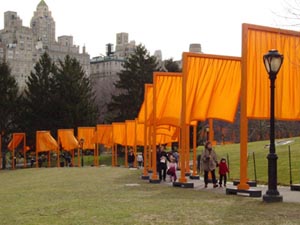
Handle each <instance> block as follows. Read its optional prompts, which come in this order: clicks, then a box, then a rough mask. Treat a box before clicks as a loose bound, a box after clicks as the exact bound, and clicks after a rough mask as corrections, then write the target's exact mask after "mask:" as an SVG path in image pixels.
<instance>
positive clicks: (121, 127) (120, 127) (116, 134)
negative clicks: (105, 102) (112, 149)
mask: <svg viewBox="0 0 300 225" xmlns="http://www.w3.org/2000/svg"><path fill="white" fill-rule="evenodd" d="M125 129H126V128H125V123H112V130H113V132H112V133H113V143H114V144H120V145H124V146H125V145H126V140H125V132H126V131H125Z"/></svg>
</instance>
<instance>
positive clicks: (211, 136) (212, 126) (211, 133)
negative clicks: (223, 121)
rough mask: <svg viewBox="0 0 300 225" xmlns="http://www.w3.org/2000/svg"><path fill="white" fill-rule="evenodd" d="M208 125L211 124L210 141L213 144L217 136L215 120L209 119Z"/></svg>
mask: <svg viewBox="0 0 300 225" xmlns="http://www.w3.org/2000/svg"><path fill="white" fill-rule="evenodd" d="M208 123H209V141H210V142H211V143H213V141H214V136H215V132H214V121H213V119H208Z"/></svg>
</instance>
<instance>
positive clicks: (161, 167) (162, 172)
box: [156, 146, 168, 181]
mask: <svg viewBox="0 0 300 225" xmlns="http://www.w3.org/2000/svg"><path fill="white" fill-rule="evenodd" d="M156 160H157V172H158V175H159V180H160V181H162V180H163V181H166V176H167V163H168V157H167V153H166V152H165V151H164V147H163V146H160V147H159V148H158V151H157V153H156Z"/></svg>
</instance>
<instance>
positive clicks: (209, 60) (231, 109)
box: [183, 53, 241, 124]
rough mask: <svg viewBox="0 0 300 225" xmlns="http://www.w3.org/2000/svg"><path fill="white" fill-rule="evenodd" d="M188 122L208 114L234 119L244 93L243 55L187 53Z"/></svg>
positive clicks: (203, 117) (227, 119)
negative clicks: (242, 92) (241, 90)
mask: <svg viewBox="0 0 300 225" xmlns="http://www.w3.org/2000/svg"><path fill="white" fill-rule="evenodd" d="M183 61H184V63H183V76H186V77H185V79H183V80H184V82H186V83H185V84H184V83H183V85H186V87H185V90H186V98H185V101H186V108H185V109H186V120H185V123H186V124H191V122H192V121H204V120H206V119H208V118H214V119H221V120H225V121H228V122H233V120H234V116H235V113H236V110H237V105H238V101H239V97H240V87H241V59H240V57H228V56H217V55H206V54H195V53H183Z"/></svg>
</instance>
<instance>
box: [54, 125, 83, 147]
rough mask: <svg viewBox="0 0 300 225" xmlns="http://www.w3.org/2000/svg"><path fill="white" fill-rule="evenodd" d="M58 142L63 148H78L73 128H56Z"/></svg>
mask: <svg viewBox="0 0 300 225" xmlns="http://www.w3.org/2000/svg"><path fill="white" fill-rule="evenodd" d="M57 136H58V142H59V144H60V145H61V147H62V149H63V150H66V151H71V150H73V149H76V148H78V146H79V144H78V141H77V139H76V137H75V136H74V130H73V129H58V130H57Z"/></svg>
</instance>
